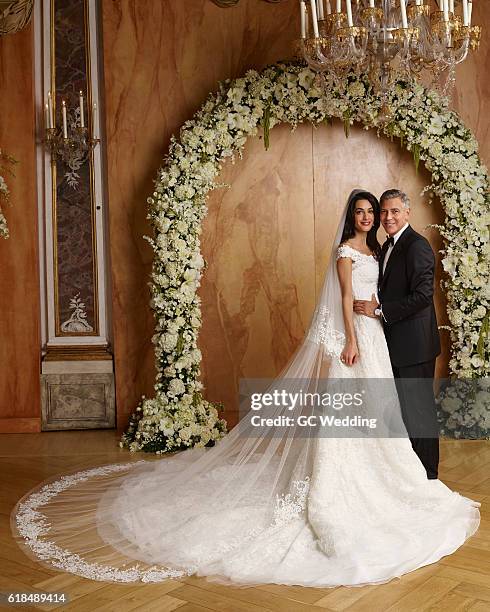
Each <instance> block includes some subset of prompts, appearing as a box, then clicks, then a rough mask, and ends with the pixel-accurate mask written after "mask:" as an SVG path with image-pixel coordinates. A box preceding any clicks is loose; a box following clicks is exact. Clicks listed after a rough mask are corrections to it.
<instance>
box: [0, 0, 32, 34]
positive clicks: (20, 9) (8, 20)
mask: <svg viewBox="0 0 490 612" xmlns="http://www.w3.org/2000/svg"><path fill="white" fill-rule="evenodd" d="M33 6H34V0H13V1H12V0H0V36H3V35H5V34H15V32H19V31H20V30H22V29H23V28H25V27H26V25H28V23H29V21H30V20H31V15H32V8H33Z"/></svg>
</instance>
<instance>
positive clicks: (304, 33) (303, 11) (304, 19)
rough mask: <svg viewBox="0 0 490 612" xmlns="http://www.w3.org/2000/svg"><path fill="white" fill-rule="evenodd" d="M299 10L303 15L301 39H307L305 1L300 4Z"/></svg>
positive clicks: (302, 0)
mask: <svg viewBox="0 0 490 612" xmlns="http://www.w3.org/2000/svg"><path fill="white" fill-rule="evenodd" d="M299 10H300V13H301V38H303V39H304V38H306V4H305V3H304V0H301V2H300V3H299Z"/></svg>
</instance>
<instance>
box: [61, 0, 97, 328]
mask: <svg viewBox="0 0 490 612" xmlns="http://www.w3.org/2000/svg"><path fill="white" fill-rule="evenodd" d="M55 2H56V0H50V19H51V23H50V46H51V53H50V63H51V65H50V73H51V92H52V93H53V112H54V115H55V117H56V37H55V25H56V24H55ZM83 3H84V24H83V27H84V37H85V70H86V74H85V76H86V81H87V97H86V99H87V115H88V117H89V118H90V124H89V129H90V131H92V121H93V117H92V99H93V96H92V73H91V54H90V21H89V0H83ZM98 111H99V109H98ZM99 112H100V111H99ZM100 125H101V122H100V121H99V129H100ZM88 163H89V174H90V178H89V181H90V208H91V218H92V221H91V237H92V278H93V303H94V321H93V323H94V324H93V328H94V329H93V331H91V332H63V331H61V322H60V305H59V290H58V286H59V276H58V222H57V218H58V217H57V201H58V198H57V185H56V181H57V167H56V162H55V161H52V162H51V181H52V195H51V197H52V213H53V214H52V228H53V279H54V320H55V336H56V337H57V338H70V337H74V336H87V337H90V336H98V335H99V333H100V321H99V278H98V274H97V236H96V219H95V215H96V202H95V168H94V156H93V151H91V152H90V155H89V160H88Z"/></svg>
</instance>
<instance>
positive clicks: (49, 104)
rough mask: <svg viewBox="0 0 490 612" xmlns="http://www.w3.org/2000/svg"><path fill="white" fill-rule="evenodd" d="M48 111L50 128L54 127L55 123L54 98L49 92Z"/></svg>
mask: <svg viewBox="0 0 490 612" xmlns="http://www.w3.org/2000/svg"><path fill="white" fill-rule="evenodd" d="M48 111H49V125H48V127H49V128H52V127H54V121H53V98H52V97H51V92H50V91H48Z"/></svg>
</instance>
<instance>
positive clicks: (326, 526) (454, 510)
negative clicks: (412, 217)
mask: <svg viewBox="0 0 490 612" xmlns="http://www.w3.org/2000/svg"><path fill="white" fill-rule="evenodd" d="M337 256H338V257H350V258H351V259H352V261H353V268H352V269H353V277H352V283H353V292H354V296H355V297H356V298H360V299H370V297H371V295H372V293H374V292H375V291H376V281H377V275H378V264H377V262H376V260H375V259H374V258H373V257H371V256H367V255H364V254H362V253H360V252H358V251H355V250H353V249H351V248H350V247H347V246H342V247H340V248H339V250H338V251H337ZM354 325H355V331H356V334H357V341H358V347H359V352H360V359H359V361H358V363H357V364H356V365H355V366H353V367H347V366H345V365H343V364H342V363H341V362H340V361H339V359H338V358H337V359H335V360H334V363H333V364H332V366H331V372H330V376H332V375H334V376H338V377H351V378H383V379H390V378H392V371H391V367H390V360H389V355H388V350H387V346H386V342H385V338H384V334H383V330H382V326H381V323H380V322H379V321H378V320H377V319H371V318H368V317H363V316H358V315H354ZM327 331H328V330H327ZM325 333H326V330H325V329H322V326H321V325H319V326H318V325H317V326H316V327H315V326H314V327H312V329H311V330H310V332H309V336H310V340H311V341H313V342H319V341H320V342H321V339H322V338H323V337H324V334H325ZM305 371H306V369H305ZM308 371H309V372H310V371H312V370H311V369H309V370H308ZM393 389H394V391H393V395H392V397H391V399H390V400H389V401H391V402H392V404H393V405H392V409H393V410H399V406H398V404H397V402H395V401H394V400H393V397H394V394H395V393H396V391H395V387H394V383H393ZM385 395H386V394H385ZM385 399H386V397H385ZM246 432H247V430H246V429H245V433H246ZM479 505H480V504H478V503H477V502H474V501H472V500H470V499H468V498H466V497H463V496H461V495H459V494H458V493H456V492H453V491H451V490H450V489H449V488H448V487H446V486H445V485H444V484H443V483H442V482H440V481H439V480H427V477H426V472H425V469H424V467H423V466H422V464H421V462H420V461H419V459H418V457H417V456H416V454H415V453H414V452H413V450H412V447H411V444H410V441H409V439H408V438H407V437H399V438H369V439H366V438H363V437H348V438H332V437H330V438H314V439H313V440H312V439H309V438H305V437H299V438H297V437H294V436H293V437H291V436H289V437H288V436H286V437H282V438H281V437H279V438H274V437H272V438H271V439H270V440H268V441H265V440H264V439H260V438H253V436H252V437H250V436H248V437H247V436H246V435H244V431H240V430H239V428H238V427H237V428H235V429H234V430H233V431H232V432H231V433H229V434H228V435H227V436H226V438H224V439H223V440H221V441H219V442H218V443H217V445H216V446H215V447H214V448H211V449H192V450H188V451H184V452H183V453H179V454H177V455H176V456H174V457H165V458H162V459H159V460H157V461H141V462H137V463H134V464H115V465H109V466H105V467H102V468H94V469H93V470H88V471H85V472H80V473H77V474H74V475H72V476H68V477H65V478H64V479H59V480H56V481H54V482H52V483H47V484H44V485H43V486H41V487H40V488H38V489H37V490H36V491H35V492H31V493H29V494H28V495H27V496H25V497H24V498H23V499H22V500H21V501H20V502H19V504H18V506H17V507H16V509H15V511H14V513H13V515H12V523H13V528H14V532H15V534H16V537H17V538H18V541H19V543H22V545H23V547H24V549H25V550H26V551H27V552H28V553H29V554H31V555H33V556H34V558H35V559H37V560H39V561H42V562H43V563H46V564H47V565H48V566H50V567H53V566H54V567H56V568H59V569H62V570H66V571H69V572H72V573H75V574H78V575H81V576H85V577H87V578H91V579H94V580H106V581H116V582H131V581H143V582H153V581H161V580H165V579H167V578H169V577H170V578H172V577H176V578H178V577H180V576H185V575H189V574H196V575H199V576H206V577H207V579H208V580H213V581H217V582H221V583H229V582H231V583H234V584H238V585H253V584H258V583H277V584H286V585H305V586H313V587H334V586H338V585H355V586H359V585H364V584H376V583H383V582H387V581H389V580H391V579H393V578H395V577H399V576H401V575H402V574H405V573H406V572H410V571H413V570H415V569H417V568H419V567H421V566H424V565H427V564H430V563H434V562H436V561H438V560H439V559H440V558H441V557H443V556H445V555H448V554H450V553H452V552H453V551H455V550H456V549H457V548H458V547H460V546H461V545H462V544H463V543H464V542H465V541H466V540H467V538H469V537H470V536H471V535H472V534H473V533H474V532H475V531H476V530H477V529H478V525H479V520H480V519H479V510H478V506H479Z"/></svg>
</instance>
